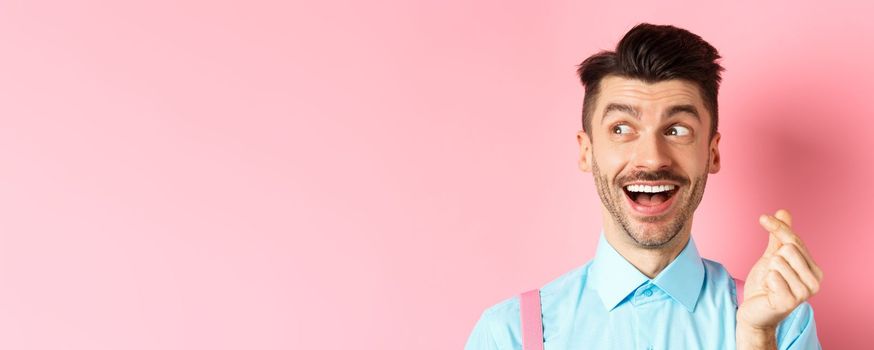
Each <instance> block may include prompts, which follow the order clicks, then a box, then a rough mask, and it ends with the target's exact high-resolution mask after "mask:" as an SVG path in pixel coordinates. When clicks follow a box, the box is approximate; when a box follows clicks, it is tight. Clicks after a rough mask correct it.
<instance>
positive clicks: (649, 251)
mask: <svg viewBox="0 0 874 350" xmlns="http://www.w3.org/2000/svg"><path fill="white" fill-rule="evenodd" d="M691 221H692V220H691V218H690V219H689V221H688V222H686V224H685V225H683V228H682V229H681V230H680V232H679V233H677V236H676V237H674V238H673V239H671V240H670V241H669V242H667V243H666V244H665V245H663V246H660V247H647V246H643V245H640V244H639V243H637V242H636V241H635V240H634V239H632V238H631V237H629V236H628V234H627V233H626V232H625V230H624V229H623V228H622V226H620V225H618V224H617V223H616V222H614V220H613V217H612V216H610V214H609V213H606V215H605V217H604V236H605V238H606V239H607V242H609V243H610V245H611V246H613V249H616V251H617V252H618V253H619V254H620V255H622V257H624V258H625V260H628V262H629V263H631V264H632V265H634V267H636V268H637V269H638V270H639V271H640V272H641V273H643V274H644V275H646V277H649V278H650V279H652V278H655V277H656V276H658V274H659V273H660V272H662V270H664V269H665V267H667V266H668V265H669V264H670V263H671V262H672V261H674V259H676V258H677V256H678V255H680V252H681V251H683V248H684V247H686V243H687V242H689V238H690V237H691V233H690V230H689V227H691V224H692V222H691Z"/></svg>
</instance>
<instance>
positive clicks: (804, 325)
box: [777, 301, 822, 350]
mask: <svg viewBox="0 0 874 350" xmlns="http://www.w3.org/2000/svg"><path fill="white" fill-rule="evenodd" d="M777 348H778V349H780V350H821V349H822V345H820V344H819V338H817V336H816V321H814V319H813V307H812V306H810V304H809V303H808V302H806V301H805V302H803V303H801V304H800V305H798V307H796V308H795V310H793V311H792V313H791V314H789V316H787V317H786V319H784V320H783V321H782V322H781V323H780V325H779V326H778V328H777Z"/></svg>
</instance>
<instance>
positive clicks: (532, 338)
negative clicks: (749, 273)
mask: <svg viewBox="0 0 874 350" xmlns="http://www.w3.org/2000/svg"><path fill="white" fill-rule="evenodd" d="M734 284H735V286H736V287H737V304H738V305H740V303H742V302H743V297H744V281H743V280H739V279H737V278H734ZM519 313H520V314H521V315H520V316H521V320H522V349H523V350H543V320H542V313H541V310H540V290H539V289H532V290H529V291H527V292H525V293H522V295H521V296H520V298H519Z"/></svg>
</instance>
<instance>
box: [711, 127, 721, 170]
mask: <svg viewBox="0 0 874 350" xmlns="http://www.w3.org/2000/svg"><path fill="white" fill-rule="evenodd" d="M721 136H722V135H720V134H719V132H717V133H716V134H713V139H711V140H710V173H711V174H716V173H718V172H719V168H720V166H721V164H722V159H721V158H719V138H720V137H721Z"/></svg>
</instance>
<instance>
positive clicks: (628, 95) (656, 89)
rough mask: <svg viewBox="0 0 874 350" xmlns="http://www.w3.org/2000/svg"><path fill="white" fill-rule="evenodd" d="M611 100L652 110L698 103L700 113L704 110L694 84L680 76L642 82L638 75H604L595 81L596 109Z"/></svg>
mask: <svg viewBox="0 0 874 350" xmlns="http://www.w3.org/2000/svg"><path fill="white" fill-rule="evenodd" d="M611 102H615V103H622V104H628V105H632V106H635V107H637V108H640V109H656V110H660V109H666V108H670V107H671V106H674V105H679V104H690V105H694V106H696V107H698V109H699V111H700V112H701V113H707V112H706V110H705V108H704V100H703V99H702V97H701V91H700V89H698V85H697V84H695V83H693V82H690V81H686V80H680V79H672V80H665V81H660V82H656V83H646V82H644V81H642V80H638V79H630V78H624V77H619V76H607V77H604V79H602V80H601V82H600V85H599V92H598V104H597V106H598V109H599V110H600V109H602V108H604V106H606V105H607V104H608V103H611Z"/></svg>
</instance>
